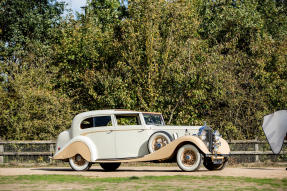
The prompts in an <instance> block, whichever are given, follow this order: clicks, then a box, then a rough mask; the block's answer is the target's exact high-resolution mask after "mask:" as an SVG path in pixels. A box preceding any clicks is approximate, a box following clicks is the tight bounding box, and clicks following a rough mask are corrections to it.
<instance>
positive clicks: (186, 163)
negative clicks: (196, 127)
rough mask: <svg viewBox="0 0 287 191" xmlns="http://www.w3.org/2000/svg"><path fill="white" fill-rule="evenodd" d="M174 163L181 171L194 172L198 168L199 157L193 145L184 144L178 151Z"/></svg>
mask: <svg viewBox="0 0 287 191" xmlns="http://www.w3.org/2000/svg"><path fill="white" fill-rule="evenodd" d="M176 162H177V165H178V166H179V168H181V169H182V170H183V171H196V170H197V169H198V168H199V166H200V162H201V155H200V153H199V151H198V149H197V148H196V147H195V146H194V145H191V144H186V145H183V146H181V147H180V148H179V149H178V151H177V156H176Z"/></svg>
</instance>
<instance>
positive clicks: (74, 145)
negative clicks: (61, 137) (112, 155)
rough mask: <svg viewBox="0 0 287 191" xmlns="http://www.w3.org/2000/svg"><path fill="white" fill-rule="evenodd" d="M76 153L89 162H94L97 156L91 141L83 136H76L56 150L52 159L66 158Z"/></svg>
mask: <svg viewBox="0 0 287 191" xmlns="http://www.w3.org/2000/svg"><path fill="white" fill-rule="evenodd" d="M76 154H80V155H81V156H82V157H83V158H84V159H85V160H87V161H89V162H94V161H95V160H97V158H98V153H97V148H96V145H95V144H94V143H93V141H92V140H91V139H89V138H88V137H85V136H77V137H75V138H73V139H72V140H70V141H69V142H68V143H67V144H66V145H65V146H64V147H63V148H62V150H60V151H59V152H57V153H56V154H55V155H54V157H53V159H56V160H57V159H60V160H66V159H68V158H71V157H73V156H75V155H76Z"/></svg>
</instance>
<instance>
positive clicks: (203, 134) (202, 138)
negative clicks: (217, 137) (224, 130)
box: [199, 131, 206, 141]
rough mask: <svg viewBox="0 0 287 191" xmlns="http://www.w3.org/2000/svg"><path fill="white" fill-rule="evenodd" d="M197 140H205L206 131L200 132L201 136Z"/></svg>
mask: <svg viewBox="0 0 287 191" xmlns="http://www.w3.org/2000/svg"><path fill="white" fill-rule="evenodd" d="M199 138H200V139H201V140H202V141H204V140H206V131H202V133H201V135H199Z"/></svg>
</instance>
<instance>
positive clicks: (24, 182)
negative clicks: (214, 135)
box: [0, 175, 287, 190]
mask: <svg viewBox="0 0 287 191" xmlns="http://www.w3.org/2000/svg"><path fill="white" fill-rule="evenodd" d="M56 188H57V190H69V189H74V190H191V189H192V190H287V179H266V178H265V179H259V178H246V177H222V176H180V175H178V176H145V177H137V176H132V177H123V178H119V177H117V178H96V177H84V176H76V175H22V176H0V190H18V189H19V190H43V189H45V190H49V189H50V190H55V189H56Z"/></svg>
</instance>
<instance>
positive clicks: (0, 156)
mask: <svg viewBox="0 0 287 191" xmlns="http://www.w3.org/2000/svg"><path fill="white" fill-rule="evenodd" d="M3 153H4V145H2V144H0V164H3V163H4V156H3Z"/></svg>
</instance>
